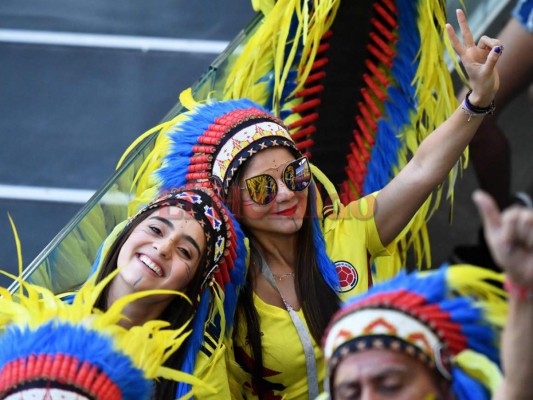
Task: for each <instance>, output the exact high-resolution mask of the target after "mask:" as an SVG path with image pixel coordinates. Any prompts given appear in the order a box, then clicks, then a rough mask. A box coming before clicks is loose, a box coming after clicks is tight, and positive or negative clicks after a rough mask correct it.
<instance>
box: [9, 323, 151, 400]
mask: <svg viewBox="0 0 533 400" xmlns="http://www.w3.org/2000/svg"><path fill="white" fill-rule="evenodd" d="M1 341H2V346H0V366H3V365H5V364H6V363H7V362H9V361H13V360H16V359H19V358H25V357H28V356H29V355H30V354H35V355H40V354H43V355H47V354H50V355H57V354H65V355H70V356H72V357H76V358H77V359H78V360H79V361H80V363H82V362H84V361H87V362H89V363H90V364H91V365H94V366H96V367H98V368H99V369H100V370H102V371H103V372H104V373H105V374H106V375H107V376H108V377H109V379H110V380H111V381H112V382H114V383H115V384H117V386H118V387H119V389H120V391H121V393H122V395H123V398H124V399H131V400H134V399H147V400H148V399H150V397H151V391H152V389H151V387H152V385H151V382H150V381H149V380H148V379H145V378H144V376H143V372H142V371H141V370H140V369H137V368H136V367H135V366H134V365H133V363H132V362H131V360H130V359H129V357H127V356H126V355H124V354H121V353H120V352H118V351H117V350H115V349H114V347H113V341H112V339H111V338H110V337H108V336H106V335H105V334H101V333H99V332H96V331H94V330H89V329H87V328H85V327H84V326H82V325H81V324H80V325H75V326H74V325H71V324H69V323H65V322H59V321H51V322H49V323H47V324H45V325H42V326H40V327H39V328H37V329H34V330H30V329H29V328H28V327H23V328H20V327H16V326H8V327H7V329H6V331H5V333H4V334H3V335H2V336H1Z"/></svg>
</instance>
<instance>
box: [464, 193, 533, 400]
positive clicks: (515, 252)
mask: <svg viewBox="0 0 533 400" xmlns="http://www.w3.org/2000/svg"><path fill="white" fill-rule="evenodd" d="M474 202H475V203H476V205H477V208H478V210H479V213H480V216H481V220H482V222H483V229H484V232H485V238H486V241H487V244H488V246H489V249H490V251H491V254H492V256H493V258H494V260H495V261H496V263H497V264H498V265H499V266H500V267H501V268H502V269H503V270H504V271H505V272H506V275H507V279H508V280H509V281H510V282H512V283H513V284H514V285H516V286H519V287H521V288H526V289H529V291H530V292H531V293H533V210H531V209H527V208H525V207H512V208H509V209H506V210H505V211H504V212H503V213H500V211H499V210H498V207H497V205H496V202H495V201H494V199H492V198H491V197H490V196H489V195H488V194H486V193H484V192H481V191H476V192H475V193H474ZM532 338H533V298H529V299H519V298H518V297H517V296H516V295H513V293H510V294H509V314H508V317H507V321H506V324H505V328H504V335H503V338H502V348H501V356H502V362H503V370H504V380H503V384H502V386H501V387H500V389H499V390H498V392H497V393H496V394H495V396H494V397H493V399H496V400H522V399H523V400H526V399H531V393H533V380H532V379H531V377H532V376H533V346H532V345H531V344H532V343H531V340H532Z"/></svg>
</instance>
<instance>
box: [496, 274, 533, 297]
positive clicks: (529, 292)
mask: <svg viewBox="0 0 533 400" xmlns="http://www.w3.org/2000/svg"><path fill="white" fill-rule="evenodd" d="M503 287H504V289H505V290H506V291H507V293H509V296H511V297H513V298H515V299H517V300H521V301H525V300H532V299H533V289H531V288H528V287H525V286H520V285H517V284H516V283H513V282H511V281H510V280H509V278H507V279H505V282H504V283H503Z"/></svg>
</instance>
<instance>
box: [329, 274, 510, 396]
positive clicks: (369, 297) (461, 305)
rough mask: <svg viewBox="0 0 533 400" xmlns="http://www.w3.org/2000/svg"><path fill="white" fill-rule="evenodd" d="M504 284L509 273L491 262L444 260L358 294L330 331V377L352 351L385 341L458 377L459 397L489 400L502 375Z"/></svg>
mask: <svg viewBox="0 0 533 400" xmlns="http://www.w3.org/2000/svg"><path fill="white" fill-rule="evenodd" d="M501 282H503V275H502V274H499V273H496V272H493V271H489V270H486V269H483V268H478V267H472V266H463V265H461V266H453V267H448V266H442V267H441V268H440V269H438V270H435V271H431V272H419V273H412V274H407V273H405V271H402V272H401V273H400V274H399V275H398V276H397V277H396V278H393V279H392V280H390V281H387V282H384V283H382V284H380V285H376V286H374V287H372V288H370V289H369V291H368V292H367V293H365V294H363V295H360V296H355V297H354V298H352V299H350V300H348V301H347V302H346V304H345V305H344V306H343V308H342V309H341V310H339V312H338V313H337V314H336V315H335V316H334V318H333V319H332V322H331V323H330V325H329V327H328V329H327V331H326V334H325V336H324V340H323V347H324V354H325V357H326V359H327V360H328V376H329V378H328V379H327V381H328V380H329V379H330V378H331V377H332V374H333V373H334V371H335V368H336V366H337V365H338V363H339V362H340V361H341V360H342V358H343V357H344V356H346V355H347V354H350V353H352V352H356V351H360V350H361V349H372V348H373V343H376V340H375V339H380V340H379V343H380V344H383V347H384V348H387V349H389V350H391V351H401V352H405V353H407V354H410V355H411V356H413V357H416V358H417V359H418V360H419V361H421V362H423V363H426V364H427V365H428V366H429V367H431V368H434V369H435V370H436V371H437V372H438V373H439V374H440V375H441V376H442V377H443V378H445V379H448V380H451V383H452V387H453V390H454V392H455V394H456V396H458V399H460V400H467V399H473V398H475V399H488V398H489V396H488V393H489V392H493V390H494V389H495V388H496V387H497V386H498V384H499V382H500V380H501V372H500V371H499V365H500V357H499V343H500V333H501V328H502V326H503V322H504V319H505V315H506V312H507V308H506V294H505V292H504V291H503V290H502V289H500V288H498V287H497V286H495V285H494V284H495V283H501ZM414 333H416V335H414ZM327 384H330V382H327ZM474 393H479V396H477V397H472V396H473V395H474Z"/></svg>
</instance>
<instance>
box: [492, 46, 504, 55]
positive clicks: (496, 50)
mask: <svg viewBox="0 0 533 400" xmlns="http://www.w3.org/2000/svg"><path fill="white" fill-rule="evenodd" d="M502 50H503V46H496V47H495V48H494V51H495V52H496V53H498V54H500V53H501V52H502Z"/></svg>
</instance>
